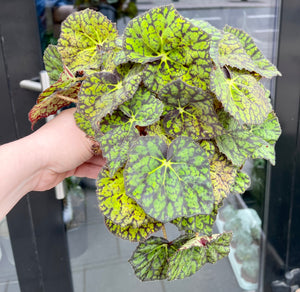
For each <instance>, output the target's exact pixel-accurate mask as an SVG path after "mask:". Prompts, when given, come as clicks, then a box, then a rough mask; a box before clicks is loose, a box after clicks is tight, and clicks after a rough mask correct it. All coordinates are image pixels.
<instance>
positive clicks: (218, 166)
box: [210, 153, 237, 204]
mask: <svg viewBox="0 0 300 292" xmlns="http://www.w3.org/2000/svg"><path fill="white" fill-rule="evenodd" d="M236 172H237V171H236V168H235V167H234V166H233V165H232V163H231V162H230V161H229V160H228V159H226V157H225V156H224V155H220V154H218V153H215V155H214V156H213V158H212V160H211V162H210V176H211V181H212V185H213V190H214V196H215V200H216V204H219V203H220V202H222V200H223V199H224V198H226V197H227V195H229V193H230V190H231V186H232V185H233V184H234V182H235V176H236Z"/></svg>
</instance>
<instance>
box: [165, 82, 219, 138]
mask: <svg viewBox="0 0 300 292" xmlns="http://www.w3.org/2000/svg"><path fill="white" fill-rule="evenodd" d="M159 97H160V99H161V100H162V101H163V102H164V103H165V104H166V105H168V111H167V114H166V115H165V117H164V120H163V124H164V128H165V130H166V132H167V133H168V134H169V135H171V136H173V137H177V136H179V135H182V136H188V137H191V138H193V139H195V140H202V139H210V138H213V137H215V136H218V135H222V134H223V133H224V129H223V127H222V125H221V123H220V122H219V119H218V116H217V114H216V112H215V110H214V97H213V96H212V95H211V94H210V93H209V92H205V91H203V90H201V89H200V88H197V87H192V86H189V85H188V84H186V83H185V82H183V81H182V80H180V79H178V80H176V81H173V82H171V83H169V84H167V85H166V86H165V87H164V88H163V89H162V90H161V91H160V92H159Z"/></svg>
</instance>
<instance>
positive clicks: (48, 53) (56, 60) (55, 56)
mask: <svg viewBox="0 0 300 292" xmlns="http://www.w3.org/2000/svg"><path fill="white" fill-rule="evenodd" d="M43 61H44V64H45V69H46V71H47V73H48V76H49V79H50V84H53V83H55V82H56V81H57V80H58V79H59V77H60V74H61V73H62V72H63V70H64V64H63V62H62V60H61V56H60V53H59V52H58V49H57V46H54V45H49V46H48V47H47V48H46V50H45V51H44V56H43Z"/></svg>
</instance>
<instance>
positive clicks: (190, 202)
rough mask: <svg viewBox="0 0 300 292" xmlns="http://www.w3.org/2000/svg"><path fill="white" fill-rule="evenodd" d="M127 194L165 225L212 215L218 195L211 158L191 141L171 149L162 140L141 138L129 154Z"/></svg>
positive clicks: (180, 140) (174, 143) (176, 143)
mask: <svg viewBox="0 0 300 292" xmlns="http://www.w3.org/2000/svg"><path fill="white" fill-rule="evenodd" d="M124 175H125V188H126V194H127V195H128V196H130V197H132V198H133V199H135V200H136V201H137V203H138V204H140V205H141V206H142V208H143V209H144V210H145V212H146V213H147V214H149V215H150V216H151V217H153V218H155V219H157V220H158V221H161V222H168V221H170V220H172V219H174V218H177V217H189V216H192V215H196V214H210V213H211V211H212V209H213V203H214V196H213V193H212V186H211V181H210V173H209V164H208V159H207V155H206V154H205V152H204V150H202V149H201V148H200V147H199V145H197V144H196V143H194V142H193V141H192V140H191V138H188V137H179V138H176V139H175V140H174V141H172V143H171V144H170V146H169V147H168V146H167V144H166V143H165V142H164V140H162V139H161V138H159V137H140V138H139V139H138V140H137V141H136V143H135V144H134V145H133V146H132V149H131V151H130V152H129V154H128V162H127V164H126V168H125V172H124Z"/></svg>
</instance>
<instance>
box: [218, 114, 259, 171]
mask: <svg viewBox="0 0 300 292" xmlns="http://www.w3.org/2000/svg"><path fill="white" fill-rule="evenodd" d="M219 116H220V120H221V122H223V126H224V127H225V129H226V130H227V133H226V134H225V135H222V136H218V137H216V142H217V145H218V148H219V149H220V151H221V152H222V153H224V154H225V155H226V156H227V158H228V159H229V160H231V162H232V163H233V164H234V165H236V166H239V167H240V166H242V165H243V164H244V162H245V161H246V159H247V158H249V157H251V156H252V155H253V153H254V152H255V151H256V150H257V149H258V148H260V147H261V146H262V145H264V144H265V141H264V140H263V139H261V138H260V137H259V136H256V135H255V134H254V133H253V131H252V129H251V127H250V126H248V127H247V126H241V125H240V124H239V123H238V122H237V121H235V120H234V119H233V118H232V117H229V114H228V113H226V112H221V113H220V114H219Z"/></svg>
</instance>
